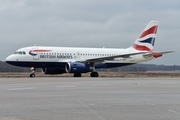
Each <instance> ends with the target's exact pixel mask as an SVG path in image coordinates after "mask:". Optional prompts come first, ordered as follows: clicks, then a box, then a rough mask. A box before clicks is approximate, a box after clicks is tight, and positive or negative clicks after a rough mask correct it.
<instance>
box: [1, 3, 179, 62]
mask: <svg viewBox="0 0 180 120" xmlns="http://www.w3.org/2000/svg"><path fill="white" fill-rule="evenodd" d="M151 20H157V21H159V28H158V34H157V38H156V42H155V50H157V51H166V50H174V51H176V52H174V53H171V54H166V55H164V56H163V57H161V58H159V59H155V60H152V61H150V62H146V63H149V64H150V63H153V64H164V65H180V37H179V35H180V0H171V1H169V0H154V1H153V0H131V1H130V0H0V50H1V51H0V60H2V61H4V60H5V58H6V57H7V56H8V55H10V54H12V53H14V52H15V51H16V50H17V49H19V48H22V47H26V46H33V45H35V44H36V45H40V46H62V47H66V46H68V47H71V46H72V47H74V46H76V47H103V46H105V47H107V48H127V47H129V46H131V45H132V43H133V42H134V41H135V39H136V38H137V37H138V36H139V34H140V33H141V32H142V30H143V29H144V28H145V26H146V25H147V24H148V23H149V21H151Z"/></svg>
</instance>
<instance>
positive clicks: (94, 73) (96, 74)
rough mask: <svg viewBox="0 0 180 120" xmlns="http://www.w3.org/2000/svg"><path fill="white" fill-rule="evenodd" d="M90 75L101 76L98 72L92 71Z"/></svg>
mask: <svg viewBox="0 0 180 120" xmlns="http://www.w3.org/2000/svg"><path fill="white" fill-rule="evenodd" d="M90 75H91V77H98V76H99V74H98V72H92V73H91V74H90Z"/></svg>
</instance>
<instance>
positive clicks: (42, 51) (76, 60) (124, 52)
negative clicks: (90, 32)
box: [6, 21, 174, 77]
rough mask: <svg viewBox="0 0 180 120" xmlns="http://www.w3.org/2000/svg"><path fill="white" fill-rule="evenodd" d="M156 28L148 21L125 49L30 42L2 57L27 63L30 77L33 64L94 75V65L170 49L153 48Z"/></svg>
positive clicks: (115, 63) (158, 54)
mask: <svg viewBox="0 0 180 120" xmlns="http://www.w3.org/2000/svg"><path fill="white" fill-rule="evenodd" d="M157 29H158V21H150V23H149V24H148V25H147V26H146V27H145V29H144V30H143V31H142V33H141V34H140V35H139V37H138V38H137V39H136V41H135V42H134V43H133V44H132V45H131V46H130V47H129V48H126V49H117V48H104V47H103V48H80V47H48V46H30V47H24V48H21V49H18V50H17V51H16V52H15V53H14V54H12V55H10V56H8V57H7V58H6V62H7V63H8V64H11V65H15V66H20V67H30V68H31V71H32V73H31V74H30V77H35V69H36V68H41V69H42V72H43V73H44V74H63V73H73V74H74V77H81V74H82V73H88V72H91V73H90V76H91V77H98V76H99V74H98V72H96V69H102V68H113V67H122V66H126V65H132V64H137V63H140V62H146V61H149V60H152V59H155V58H159V57H161V56H162V55H163V54H166V53H171V52H174V51H165V52H156V51H154V44H155V38H156V33H157Z"/></svg>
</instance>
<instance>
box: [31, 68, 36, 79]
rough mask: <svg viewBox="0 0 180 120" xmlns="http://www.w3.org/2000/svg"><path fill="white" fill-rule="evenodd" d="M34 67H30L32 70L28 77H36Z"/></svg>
mask: <svg viewBox="0 0 180 120" xmlns="http://www.w3.org/2000/svg"><path fill="white" fill-rule="evenodd" d="M35 70H36V69H35V68H34V67H31V71H32V73H31V74H30V77H36V75H35Z"/></svg>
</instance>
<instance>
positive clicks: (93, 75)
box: [74, 72, 99, 77]
mask: <svg viewBox="0 0 180 120" xmlns="http://www.w3.org/2000/svg"><path fill="white" fill-rule="evenodd" d="M90 76H91V77H98V76H99V74H98V72H91V74H90ZM74 77H81V73H74Z"/></svg>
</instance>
